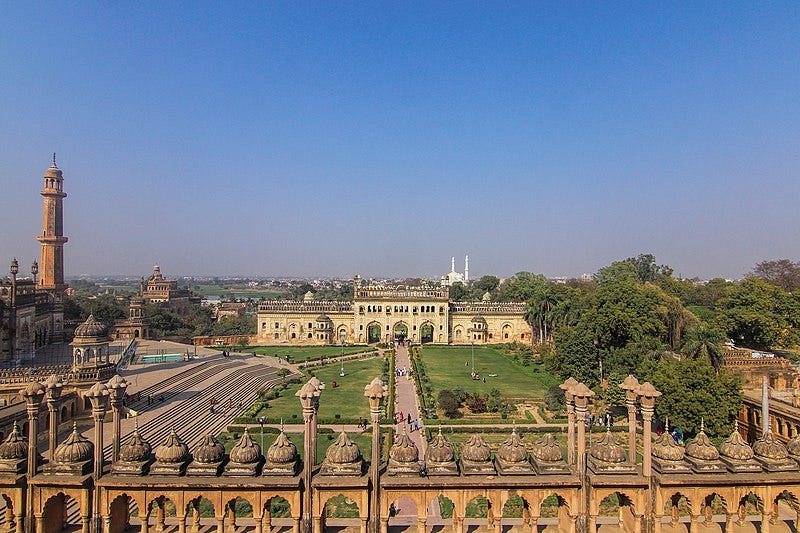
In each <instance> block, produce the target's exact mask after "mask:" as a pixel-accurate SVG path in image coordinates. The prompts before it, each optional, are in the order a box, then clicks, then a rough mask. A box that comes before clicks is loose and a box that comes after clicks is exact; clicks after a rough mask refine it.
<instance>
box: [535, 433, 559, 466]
mask: <svg viewBox="0 0 800 533" xmlns="http://www.w3.org/2000/svg"><path fill="white" fill-rule="evenodd" d="M531 453H532V454H533V456H534V457H536V458H537V459H539V460H540V461H548V462H551V463H554V462H557V461H561V460H562V459H564V452H563V451H562V450H561V445H560V444H558V441H556V439H555V437H553V434H552V433H545V434H544V436H543V437H542V438H541V439H539V440H538V441H537V442H536V444H535V445H534V447H533V451H532V452H531Z"/></svg>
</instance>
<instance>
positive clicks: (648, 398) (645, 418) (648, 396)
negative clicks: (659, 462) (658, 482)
mask: <svg viewBox="0 0 800 533" xmlns="http://www.w3.org/2000/svg"><path fill="white" fill-rule="evenodd" d="M636 393H637V394H638V395H639V399H640V402H641V405H642V425H643V428H644V451H643V453H642V456H643V460H642V474H643V475H644V476H645V477H650V476H651V475H652V473H653V436H652V425H653V411H654V409H655V406H656V398H658V397H659V396H661V393H660V392H659V391H657V390H656V388H655V387H653V384H652V383H650V382H649V381H647V382H645V383H643V384H642V385H640V386H639V387H638V388H637V389H636Z"/></svg>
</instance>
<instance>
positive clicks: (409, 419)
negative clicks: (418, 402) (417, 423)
mask: <svg viewBox="0 0 800 533" xmlns="http://www.w3.org/2000/svg"><path fill="white" fill-rule="evenodd" d="M406 424H411V413H408V420H406Z"/></svg>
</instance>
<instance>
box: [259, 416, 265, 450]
mask: <svg viewBox="0 0 800 533" xmlns="http://www.w3.org/2000/svg"><path fill="white" fill-rule="evenodd" d="M258 423H259V424H260V425H261V450H262V451H263V450H264V424H266V423H267V419H266V418H264V417H263V416H261V417H259V418H258Z"/></svg>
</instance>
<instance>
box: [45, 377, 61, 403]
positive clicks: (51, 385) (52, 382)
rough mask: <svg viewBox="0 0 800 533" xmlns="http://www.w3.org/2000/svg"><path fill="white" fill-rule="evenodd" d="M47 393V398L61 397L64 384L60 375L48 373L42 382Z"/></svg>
mask: <svg viewBox="0 0 800 533" xmlns="http://www.w3.org/2000/svg"><path fill="white" fill-rule="evenodd" d="M42 386H44V388H45V390H46V394H47V398H48V400H54V401H55V400H58V399H59V398H61V391H62V390H63V388H64V384H63V383H62V381H61V376H59V375H57V374H50V376H49V377H48V378H47V379H46V380H44V382H43V383H42Z"/></svg>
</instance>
